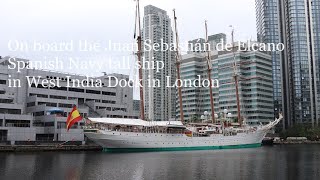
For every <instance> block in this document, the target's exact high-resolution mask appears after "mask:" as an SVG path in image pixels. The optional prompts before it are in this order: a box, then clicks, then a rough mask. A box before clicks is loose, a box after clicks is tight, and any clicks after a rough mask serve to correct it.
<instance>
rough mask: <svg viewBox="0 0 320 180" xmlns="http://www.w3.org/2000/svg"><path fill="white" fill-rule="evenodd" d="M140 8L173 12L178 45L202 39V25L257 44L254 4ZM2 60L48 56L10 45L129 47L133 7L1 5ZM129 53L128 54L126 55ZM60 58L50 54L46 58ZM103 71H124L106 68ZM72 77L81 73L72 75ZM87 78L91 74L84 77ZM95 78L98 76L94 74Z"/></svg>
mask: <svg viewBox="0 0 320 180" xmlns="http://www.w3.org/2000/svg"><path fill="white" fill-rule="evenodd" d="M140 1H141V11H142V17H143V7H144V6H145V5H149V4H151V5H154V6H157V7H159V8H161V9H164V10H166V11H167V13H168V15H169V16H170V17H171V18H172V16H173V15H172V14H173V13H172V9H174V8H175V9H176V13H177V16H178V28H179V33H180V41H181V42H184V41H187V40H190V39H195V38H199V37H204V20H205V19H206V20H208V29H209V34H214V33H220V32H222V33H226V34H228V37H229V34H230V30H231V29H230V27H229V25H233V26H234V27H235V30H236V34H235V38H236V40H248V39H256V28H255V24H256V23H255V2H254V0H223V1H221V0H184V1H182V0H140ZM0 8H1V9H0V13H1V15H0V17H1V18H0V55H1V56H6V55H10V56H17V57H23V58H28V59H31V60H41V59H43V57H44V56H46V53H35V52H10V51H9V49H8V47H7V46H8V45H7V44H8V41H9V40H19V41H33V40H42V41H48V42H54V41H67V40H90V41H97V40H98V41H99V40H103V41H108V40H112V41H113V42H129V43H132V42H133V31H134V13H135V2H134V1H133V0H1V1H0ZM130 53H132V52H127V54H130ZM60 55H61V56H64V55H66V54H65V53H54V54H50V56H60ZM112 55H114V53H113V52H104V53H102V54H101V53H87V54H85V53H84V54H78V53H77V52H73V53H67V56H81V57H82V56H83V57H89V58H90V59H93V60H94V59H98V58H99V57H105V56H112ZM104 71H107V72H120V73H121V72H123V73H128V72H125V71H121V70H112V69H106V70H104ZM71 72H73V73H80V72H81V73H84V72H83V71H80V72H79V71H77V70H76V69H75V70H71ZM88 73H89V72H88ZM95 73H97V72H95Z"/></svg>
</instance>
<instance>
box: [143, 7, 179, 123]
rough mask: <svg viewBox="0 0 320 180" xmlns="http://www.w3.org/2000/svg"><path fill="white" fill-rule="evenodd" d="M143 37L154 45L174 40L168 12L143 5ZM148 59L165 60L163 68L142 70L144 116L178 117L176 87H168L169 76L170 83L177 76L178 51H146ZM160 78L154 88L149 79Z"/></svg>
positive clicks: (145, 59) (148, 117) (158, 119)
mask: <svg viewBox="0 0 320 180" xmlns="http://www.w3.org/2000/svg"><path fill="white" fill-rule="evenodd" d="M142 34H143V40H144V41H146V40H150V42H151V44H154V43H159V44H161V43H162V42H163V43H165V44H170V43H173V32H172V28H171V20H170V18H169V16H168V15H167V12H166V11H164V10H162V9H159V8H157V7H154V6H152V5H148V6H146V7H145V8H144V18H143V30H142ZM143 57H144V61H145V62H149V63H151V62H162V63H163V65H164V67H163V68H162V69H160V70H159V71H158V72H157V71H156V69H151V68H145V69H144V70H143V79H144V80H145V81H144V82H143V86H144V100H145V102H144V104H145V115H146V116H145V117H146V119H148V120H154V121H163V120H169V119H172V118H174V117H175V95H176V90H175V88H167V87H166V86H165V84H166V76H170V77H171V81H172V82H171V84H173V83H174V81H175V77H176V68H175V52H172V51H170V50H167V51H154V50H153V49H152V50H150V51H144V53H143ZM148 79H149V80H159V81H160V84H161V86H160V87H151V86H152V85H151V84H149V81H147V80H148Z"/></svg>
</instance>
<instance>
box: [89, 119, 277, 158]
mask: <svg viewBox="0 0 320 180" xmlns="http://www.w3.org/2000/svg"><path fill="white" fill-rule="evenodd" d="M281 119H282V115H280V117H279V118H278V119H276V120H275V121H273V122H270V123H269V124H267V125H264V126H261V127H259V128H257V129H256V130H254V131H252V130H244V129H243V130H244V132H238V133H236V134H235V135H224V134H210V136H207V137H199V136H191V137H190V136H187V135H186V134H170V133H147V132H122V131H109V130H97V131H96V132H89V131H88V132H85V135H86V136H87V137H88V138H89V139H91V140H92V141H94V142H96V143H97V144H99V145H100V146H102V147H103V149H104V150H105V151H111V152H112V151H113V152H134V151H182V150H209V149H229V148H247V147H258V146H261V142H262V140H263V138H264V137H265V136H266V134H267V132H268V131H269V130H270V129H271V128H273V127H274V126H275V125H276V124H277V123H278V122H279V121H280V120H281ZM226 134H228V133H226Z"/></svg>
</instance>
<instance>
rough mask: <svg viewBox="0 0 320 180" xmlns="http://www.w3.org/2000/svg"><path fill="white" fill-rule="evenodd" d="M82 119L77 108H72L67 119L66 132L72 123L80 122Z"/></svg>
mask: <svg viewBox="0 0 320 180" xmlns="http://www.w3.org/2000/svg"><path fill="white" fill-rule="evenodd" d="M81 119H82V117H81V115H80V112H79V111H78V109H77V106H73V109H72V111H71V112H70V114H69V116H68V119H67V131H69V129H70V128H71V126H72V125H74V123H76V122H78V121H81Z"/></svg>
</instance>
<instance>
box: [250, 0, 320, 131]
mask: <svg viewBox="0 0 320 180" xmlns="http://www.w3.org/2000/svg"><path fill="white" fill-rule="evenodd" d="M256 14H257V33H258V34H257V36H258V41H260V42H264V43H279V42H281V43H284V44H285V47H286V48H285V50H284V51H282V52H275V53H272V60H273V85H274V106H275V112H276V113H277V112H278V111H283V113H284V117H285V121H284V122H283V127H284V128H287V127H289V126H291V125H293V124H295V123H304V124H311V125H313V126H314V125H318V122H319V117H320V116H319V114H320V107H319V104H320V103H319V102H320V96H319V93H320V82H319V73H320V72H319V71H320V63H319V62H320V57H319V52H320V50H319V49H320V43H319V42H320V32H319V31H320V19H319V16H320V0H256Z"/></svg>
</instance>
